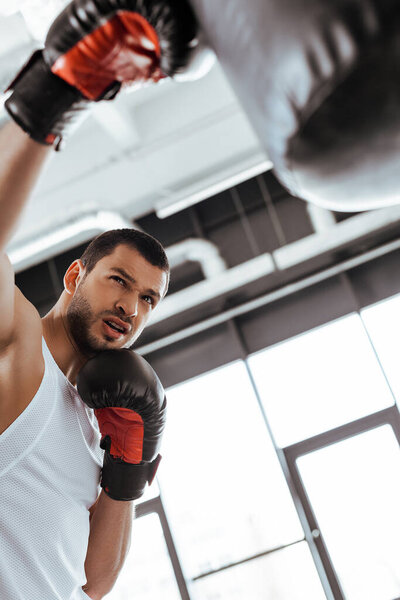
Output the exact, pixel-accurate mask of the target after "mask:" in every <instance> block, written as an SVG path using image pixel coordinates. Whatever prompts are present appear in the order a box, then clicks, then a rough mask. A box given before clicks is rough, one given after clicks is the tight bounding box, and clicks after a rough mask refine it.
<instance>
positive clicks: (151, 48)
mask: <svg viewBox="0 0 400 600" xmlns="http://www.w3.org/2000/svg"><path fill="white" fill-rule="evenodd" d="M196 33H197V24H196V19H195V17H194V14H193V12H192V9H191V8H190V5H189V4H188V2H187V0H97V1H96V2H93V0H73V1H72V2H71V3H70V4H69V5H68V6H67V7H66V8H65V9H64V10H63V11H62V13H60V15H59V16H58V17H57V18H56V20H55V21H54V22H53V24H52V25H51V27H50V30H49V32H48V34H47V37H46V41H45V46H44V49H43V50H40V51H36V52H35V53H34V54H33V55H32V56H31V58H30V60H29V61H28V63H27V64H26V65H25V66H24V67H23V68H22V70H21V71H20V73H19V74H18V75H17V77H16V78H15V79H14V81H13V82H12V83H11V84H10V86H9V88H8V89H9V90H12V91H13V92H12V94H11V96H10V97H9V98H8V99H7V100H6V102H5V108H6V109H7V111H8V113H9V114H10V116H11V117H12V118H13V119H14V120H15V121H16V122H17V123H18V125H19V126H20V127H21V128H22V129H24V131H26V132H27V133H28V134H29V135H30V136H31V137H32V138H33V139H34V140H36V141H37V142H40V143H43V144H49V145H52V144H53V145H54V146H55V148H56V149H59V148H60V143H61V140H62V138H63V137H65V134H66V131H67V130H71V129H72V124H73V123H74V121H76V117H77V115H78V114H79V113H80V112H82V110H83V109H84V108H86V107H87V105H88V102H89V101H99V100H102V99H107V100H110V99H112V98H114V97H115V96H116V94H117V93H118V91H119V89H120V87H121V85H122V84H129V83H133V82H143V81H158V80H159V79H161V78H163V77H166V76H172V75H174V74H176V73H178V72H180V71H183V70H184V68H185V66H186V65H187V64H188V62H189V61H190V55H191V53H192V52H193V51H194V47H195V45H196V37H195V36H196Z"/></svg>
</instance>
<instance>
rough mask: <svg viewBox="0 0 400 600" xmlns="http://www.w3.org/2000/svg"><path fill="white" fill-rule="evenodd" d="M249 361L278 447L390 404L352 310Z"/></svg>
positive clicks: (383, 381)
mask: <svg viewBox="0 0 400 600" xmlns="http://www.w3.org/2000/svg"><path fill="white" fill-rule="evenodd" d="M249 365H250V368H251V371H252V373H253V375H254V378H255V382H256V385H257V388H258V390H259V393H260V396H261V399H262V402H263V405H264V408H265V411H266V414H267V418H268V420H269V422H270V425H271V428H272V432H273V435H274V436H275V439H276V441H277V443H278V445H279V446H281V447H283V446H289V445H291V444H293V443H295V442H298V441H300V440H302V439H306V438H309V437H312V436H314V435H316V434H318V433H322V432H324V431H328V430H329V429H333V428H335V427H337V426H339V425H343V424H344V423H348V422H350V421H353V420H355V419H358V418H361V417H363V416H366V415H368V414H371V413H373V412H376V411H378V410H380V409H383V408H386V407H387V406H391V405H393V403H394V399H393V396H392V394H391V391H390V389H389V387H388V385H387V383H386V380H385V377H384V375H383V373H382V370H381V368H380V366H379V363H378V361H377V360H376V356H375V353H374V350H373V348H372V346H371V343H370V341H369V338H368V335H367V334H366V332H365V329H364V327H363V324H362V321H361V319H360V317H359V316H358V315H350V316H348V317H344V318H342V319H339V320H337V321H334V322H332V323H329V324H328V325H324V326H323V327H319V328H318V329H314V330H312V331H309V332H307V333H305V334H302V335H299V336H297V337H295V338H292V339H290V340H287V341H285V342H282V343H280V344H278V345H276V346H273V347H272V348H268V349H266V350H263V351H261V352H259V353H257V354H255V355H254V356H252V357H250V359H249Z"/></svg>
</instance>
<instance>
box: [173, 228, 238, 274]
mask: <svg viewBox="0 0 400 600" xmlns="http://www.w3.org/2000/svg"><path fill="white" fill-rule="evenodd" d="M166 253H167V256H168V261H169V264H170V267H171V269H172V268H174V267H176V266H178V265H180V264H182V263H184V262H186V261H188V260H189V261H193V262H198V263H199V264H200V267H201V270H202V271H203V275H204V277H205V279H211V278H212V277H215V276H216V275H219V274H220V273H223V272H224V271H226V269H227V265H226V262H225V261H224V259H223V258H222V256H221V254H220V253H219V250H218V248H217V246H215V244H213V243H212V242H210V241H209V240H204V239H201V238H188V239H186V240H183V241H182V242H178V243H177V244H174V245H172V246H169V247H168V248H166Z"/></svg>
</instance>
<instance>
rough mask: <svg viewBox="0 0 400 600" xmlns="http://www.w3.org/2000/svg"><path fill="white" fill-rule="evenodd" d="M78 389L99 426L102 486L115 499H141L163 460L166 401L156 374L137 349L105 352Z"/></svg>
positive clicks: (89, 367)
mask: <svg viewBox="0 0 400 600" xmlns="http://www.w3.org/2000/svg"><path fill="white" fill-rule="evenodd" d="M77 389H78V393H79V395H80V397H81V399H82V400H83V402H85V404H87V406H89V407H90V408H93V409H94V411H95V415H96V417H97V420H98V423H99V429H100V433H101V443H100V445H101V447H102V448H103V449H104V450H105V452H104V462H103V469H102V474H101V487H102V488H103V489H104V491H105V492H106V494H107V495H108V496H110V497H111V498H113V499H114V500H136V499H137V498H140V496H142V495H143V493H144V490H145V487H146V484H147V483H149V485H150V484H151V482H152V481H153V479H154V476H155V473H156V471H157V468H158V465H159V462H160V460H161V456H160V455H159V453H158V450H159V447H160V443H161V436H162V433H163V431H164V427H165V419H166V406H167V401H166V398H165V393H164V389H163V387H162V385H161V383H160V380H159V379H158V377H157V375H156V373H155V372H154V370H153V369H152V368H151V366H150V365H149V364H148V362H147V361H146V360H145V359H144V358H142V357H141V356H139V355H138V354H136V352H133V351H132V350H128V349H122V350H106V351H104V352H101V353H99V354H98V355H97V356H95V357H94V358H92V359H90V360H89V361H88V362H87V363H86V364H85V365H84V367H83V368H82V369H81V371H80V372H79V374H78V377H77Z"/></svg>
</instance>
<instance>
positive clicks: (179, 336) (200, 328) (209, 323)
mask: <svg viewBox="0 0 400 600" xmlns="http://www.w3.org/2000/svg"><path fill="white" fill-rule="evenodd" d="M399 249H400V239H397V240H394V241H392V242H388V243H387V244H384V245H383V246H379V247H378V248H374V249H373V250H369V251H368V252H364V253H363V254H359V255H358V256H355V257H353V258H350V259H348V260H345V261H343V262H341V263H338V264H337V265H335V266H333V267H329V268H327V269H324V270H322V271H318V272H317V273H314V274H313V275H309V276H307V277H305V278H304V279H300V280H299V281H295V282H294V283H289V284H288V285H285V286H283V287H281V288H279V289H277V290H274V291H272V292H267V293H266V294H264V295H263V296H260V297H259V298H255V299H254V300H248V301H247V302H244V303H243V304H240V305H239V306H235V307H234V308H230V309H228V310H225V311H224V312H222V313H220V314H218V315H215V316H213V317H209V318H208V319H205V320H204V321H200V322H199V323H195V324H194V325H190V326H189V327H186V328H184V329H180V330H179V331H176V332H175V333H172V334H170V335H167V336H165V337H163V338H161V339H159V340H156V341H154V342H150V343H149V344H145V345H144V346H139V347H138V348H135V351H136V352H138V354H141V355H143V356H146V355H148V354H150V353H151V352H156V351H157V350H161V349H162V348H167V347H168V346H172V345H173V344H176V343H177V342H181V341H182V340H185V339H188V338H190V337H193V336H194V335H197V334H198V333H202V332H204V331H207V330H208V329H211V328H212V327H217V326H218V325H221V324H222V323H226V322H227V321H229V320H230V319H235V318H236V317H240V316H241V315H245V314H247V313H249V312H252V311H253V310H257V309H259V308H262V307H264V306H267V305H268V304H272V303H273V302H277V301H278V300H282V299H283V298H287V297H288V296H292V295H293V294H296V293H297V292H300V291H302V290H305V289H307V288H310V287H311V286H313V285H317V284H318V283H321V282H322V281H326V280H327V279H330V278H332V277H335V276H337V275H340V274H341V273H345V272H346V271H349V270H350V269H354V268H355V267H358V266H360V265H363V264H365V263H367V262H370V261H372V260H375V259H376V258H380V257H381V256H385V255H386V254H389V253H391V252H395V251H396V250H399Z"/></svg>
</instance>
